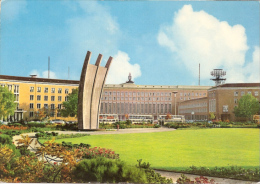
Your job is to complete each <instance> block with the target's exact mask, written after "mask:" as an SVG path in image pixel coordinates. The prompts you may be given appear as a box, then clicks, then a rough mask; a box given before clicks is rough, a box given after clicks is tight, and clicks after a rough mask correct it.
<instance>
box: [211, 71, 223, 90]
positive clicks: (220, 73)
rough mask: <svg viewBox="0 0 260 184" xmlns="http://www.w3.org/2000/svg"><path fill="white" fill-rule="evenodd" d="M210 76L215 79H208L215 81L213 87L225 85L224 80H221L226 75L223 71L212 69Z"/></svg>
mask: <svg viewBox="0 0 260 184" xmlns="http://www.w3.org/2000/svg"><path fill="white" fill-rule="evenodd" d="M210 74H211V75H212V76H213V77H215V78H213V79H210V80H213V81H215V85H216V86H219V85H221V84H224V83H225V80H226V79H225V78H222V77H223V76H225V75H226V72H225V71H223V70H222V69H214V70H213V71H211V72H210Z"/></svg>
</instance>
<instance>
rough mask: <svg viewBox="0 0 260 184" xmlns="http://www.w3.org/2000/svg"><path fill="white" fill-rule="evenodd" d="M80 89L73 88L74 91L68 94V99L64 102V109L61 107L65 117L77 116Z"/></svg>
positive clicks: (62, 114)
mask: <svg viewBox="0 0 260 184" xmlns="http://www.w3.org/2000/svg"><path fill="white" fill-rule="evenodd" d="M78 91H79V89H78V88H76V89H72V92H71V93H70V94H69V95H68V101H65V102H62V106H63V109H61V111H60V112H61V116H63V117H68V116H70V117H75V116H76V115H77V112H78Z"/></svg>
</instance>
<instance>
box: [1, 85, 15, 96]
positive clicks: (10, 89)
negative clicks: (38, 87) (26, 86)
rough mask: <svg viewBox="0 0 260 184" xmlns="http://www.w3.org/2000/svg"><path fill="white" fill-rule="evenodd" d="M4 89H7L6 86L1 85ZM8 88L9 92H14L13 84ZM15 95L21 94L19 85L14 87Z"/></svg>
mask: <svg viewBox="0 0 260 184" xmlns="http://www.w3.org/2000/svg"><path fill="white" fill-rule="evenodd" d="M1 86H2V87H5V84H1ZM7 87H8V90H9V91H12V89H13V88H12V87H13V85H12V84H7ZM14 93H15V94H17V93H19V85H14Z"/></svg>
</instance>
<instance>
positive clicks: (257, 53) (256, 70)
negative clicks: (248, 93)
mask: <svg viewBox="0 0 260 184" xmlns="http://www.w3.org/2000/svg"><path fill="white" fill-rule="evenodd" d="M259 63H260V48H259V47H257V46H256V47H255V50H254V52H253V62H250V63H248V64H247V65H246V67H245V68H244V71H245V74H246V75H247V76H248V81H250V82H259V81H260V64H259Z"/></svg>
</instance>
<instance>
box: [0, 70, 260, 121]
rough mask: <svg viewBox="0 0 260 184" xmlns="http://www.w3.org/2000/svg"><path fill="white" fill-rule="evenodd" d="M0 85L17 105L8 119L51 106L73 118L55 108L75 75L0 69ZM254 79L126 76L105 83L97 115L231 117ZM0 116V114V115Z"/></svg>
mask: <svg viewBox="0 0 260 184" xmlns="http://www.w3.org/2000/svg"><path fill="white" fill-rule="evenodd" d="M0 85H1V86H7V87H8V89H9V90H10V91H12V92H13V93H14V95H15V97H16V101H15V102H16V103H17V109H16V111H15V114H14V116H12V117H11V116H10V117H8V120H12V121H19V120H21V119H24V120H27V121H29V120H34V119H37V115H38V114H37V112H38V111H39V109H41V108H43V107H45V108H50V110H51V111H52V113H51V115H50V118H51V119H63V120H66V121H76V120H77V119H76V117H61V115H60V113H59V109H61V108H63V107H62V102H63V101H67V95H68V94H69V93H71V92H72V89H74V88H77V87H78V86H79V81H76V80H60V79H48V78H37V76H35V75H32V76H31V77H18V76H8V75H0ZM259 90H260V83H241V84H240V83H237V84H223V85H219V86H215V87H213V86H182V85H177V86H166V85H161V86H160V85H138V84H135V83H134V82H133V81H131V77H130V78H129V80H128V81H127V82H125V83H123V84H106V85H105V87H104V90H103V94H102V99H101V105H100V121H107V120H109V121H112V120H114V121H116V120H125V117H126V115H127V116H128V117H131V118H133V119H136V120H138V119H139V120H142V121H145V120H147V119H149V120H151V121H153V122H156V121H158V120H160V119H162V118H163V117H165V116H166V115H167V114H171V115H184V116H185V119H188V120H207V119H208V114H209V112H213V113H215V115H216V118H217V119H222V120H226V119H229V120H231V121H232V120H234V119H235V116H234V114H233V112H232V111H233V108H234V106H236V105H237V101H238V100H239V98H240V97H241V96H243V95H244V94H247V93H249V94H252V95H253V96H255V97H256V98H258V100H259V93H260V91H259ZM0 118H1V117H0Z"/></svg>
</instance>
